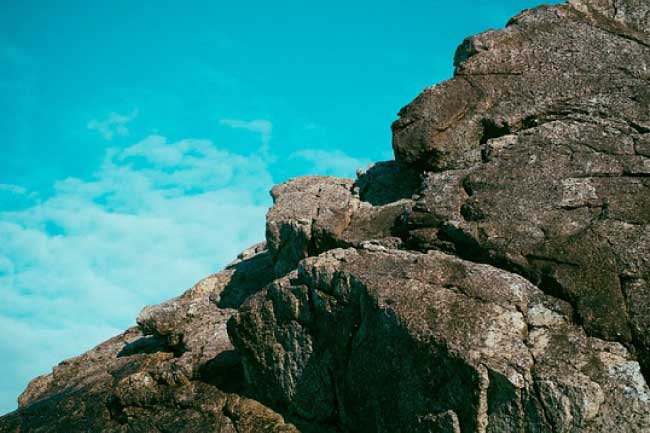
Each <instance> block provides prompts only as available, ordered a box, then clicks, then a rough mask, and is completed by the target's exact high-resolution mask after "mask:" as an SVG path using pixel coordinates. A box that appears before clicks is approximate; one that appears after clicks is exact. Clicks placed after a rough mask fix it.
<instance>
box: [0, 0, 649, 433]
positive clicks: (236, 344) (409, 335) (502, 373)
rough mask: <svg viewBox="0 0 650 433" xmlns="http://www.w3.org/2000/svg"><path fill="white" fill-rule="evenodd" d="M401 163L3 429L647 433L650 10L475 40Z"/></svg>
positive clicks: (140, 329) (321, 182) (604, 3)
mask: <svg viewBox="0 0 650 433" xmlns="http://www.w3.org/2000/svg"><path fill="white" fill-rule="evenodd" d="M454 62H455V67H456V70H455V76H454V78H453V79H451V80H449V81H446V82H444V83H442V84H440V85H438V86H435V87H431V88H428V89H425V90H424V91H423V92H422V93H421V94H420V95H419V96H418V97H417V98H416V99H415V100H414V101H413V102H412V103H411V104H409V105H408V106H406V107H405V108H403V109H402V110H401V111H400V113H399V119H398V120H397V121H396V122H395V123H394V124H393V147H394V150H395V161H390V162H381V163H377V164H375V165H374V166H372V167H370V168H369V169H368V170H367V171H365V172H360V173H359V176H358V179H356V180H350V179H337V178H331V177H306V178H298V179H293V180H290V181H288V182H286V183H284V184H282V185H279V186H276V187H275V188H274V189H273V191H272V196H273V199H274V206H273V208H272V209H271V210H270V211H269V213H268V216H267V233H266V242H265V243H263V244H260V245H257V246H255V247H253V248H251V249H249V250H247V251H245V252H243V253H242V254H241V255H240V257H239V258H238V259H237V260H236V261H235V262H233V263H232V264H230V265H229V266H228V267H227V268H226V269H225V270H223V271H222V272H220V273H218V274H215V275H212V276H210V277H207V278H206V279H204V280H202V281H201V282H199V283H198V284H197V285H196V286H194V287H193V288H191V289H190V290H188V291H187V292H185V293H184V294H183V295H181V296H180V297H178V298H176V299H172V300H170V301H167V302H165V303H163V304H161V305H158V306H153V307H146V308H145V309H144V310H143V311H142V312H141V313H140V315H139V316H138V319H137V323H138V326H137V327H134V328H132V329H129V330H127V331H125V332H124V333H123V334H122V335H119V336H117V337H114V338H112V339H110V340H108V341H106V342H104V343H102V344H100V345H99V346H97V347H96V348H94V349H92V350H91V351H89V352H87V353H85V354H83V355H81V356H79V357H77V358H73V359H70V360H67V361H64V362H62V363H61V364H59V365H58V366H56V367H55V368H54V370H53V372H52V373H51V374H49V375H46V376H41V377H39V378H36V379H34V380H33V381H32V382H31V383H30V385H29V386H28V388H27V389H26V390H25V392H24V393H23V394H22V395H21V396H20V398H19V403H20V408H19V409H18V410H17V411H16V412H14V413H11V414H9V415H7V416H5V417H3V418H0V432H3V433H4V432H7V433H9V432H11V433H18V432H21V433H32V432H33V433H36V432H115V433H118V432H119V433H123V432H204V431H205V432H207V431H215V432H223V433H226V432H233V433H235V432H236V433H248V432H250V433H252V432H303V433H308V432H350V433H352V432H422V433H425V432H435V433H510V432H512V433H515V432H517V433H588V432H589V433H600V432H602V433H605V432H607V433H610V432H620V433H642V432H645V433H647V432H650V389H649V388H648V384H647V378H650V70H649V69H648V68H649V67H650V3H648V1H647V0H571V1H569V2H568V3H566V4H561V5H558V6H552V7H549V6H542V7H539V8H536V9H533V10H528V11H525V12H523V13H521V14H520V15H518V16H516V17H515V18H513V19H512V20H510V22H509V23H508V25H507V26H506V28H505V29H502V30H498V31H488V32H485V33H483V34H480V35H477V36H473V37H470V38H468V39H466V40H465V41H464V42H463V43H462V44H461V46H460V47H459V48H458V51H457V53H456V56H455V59H454Z"/></svg>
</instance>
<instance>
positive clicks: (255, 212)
mask: <svg viewBox="0 0 650 433" xmlns="http://www.w3.org/2000/svg"><path fill="white" fill-rule="evenodd" d="M271 186H272V180H271V176H270V174H269V172H268V170H267V166H266V163H265V162H264V161H263V160H262V159H260V158H259V157H257V156H253V157H245V156H241V155H237V154H233V153H229V152H226V151H222V150H219V149H217V148H216V147H215V146H214V145H213V144H212V143H211V142H210V141H205V140H182V141H178V142H175V143H168V142H167V140H166V139H165V138H164V137H161V136H150V137H147V138H145V139H144V140H142V141H141V142H139V143H136V144H134V145H133V146H131V147H129V148H127V149H125V150H122V151H117V150H113V151H110V152H108V154H107V155H106V157H105V160H104V162H103V164H102V165H101V167H99V169H98V170H97V172H96V173H95V175H94V176H93V178H92V179H78V178H68V179H64V180H61V181H58V182H56V184H55V185H54V194H53V195H52V196H51V197H49V198H48V199H46V200H44V201H41V202H40V203H38V204H37V205H33V206H31V207H28V208H26V209H24V210H20V211H3V212H0V329H2V330H3V332H2V333H0V346H1V347H2V348H3V349H2V350H3V354H4V357H5V361H6V365H5V364H4V363H3V370H4V371H3V373H4V374H5V376H6V377H13V378H15V380H12V381H6V382H5V381H3V382H5V383H4V384H3V385H2V386H3V389H1V390H0V413H1V412H3V411H4V410H10V409H12V408H14V407H15V403H14V401H15V398H16V396H17V395H18V393H19V392H20V391H22V389H23V388H24V387H25V385H26V384H27V381H28V380H29V379H31V378H32V377H34V376H35V375H37V374H42V373H45V372H47V371H48V370H49V369H50V368H51V367H52V366H53V365H54V364H55V363H56V362H59V361H61V360H62V359H64V358H66V357H70V356H73V355H76V354H78V353H81V352H82V351H84V350H86V349H88V348H90V347H92V346H93V345H95V344H97V343H99V342H101V341H102V340H103V339H106V338H107V337H110V336H111V335H113V334H115V333H117V332H119V331H121V330H122V329H124V328H126V327H127V326H130V325H131V324H133V323H134V318H135V316H136V314H137V313H138V311H139V310H140V308H142V307H143V306H144V305H145V304H151V303H158V302H160V301H162V300H165V299H167V298H170V297H172V296H176V295H178V294H180V293H181V292H182V291H183V290H184V289H185V288H187V287H189V286H191V285H192V284H193V283H194V282H196V281H197V280H198V279H200V278H202V277H203V276H206V275H208V274H210V273H212V272H215V271H217V270H219V269H220V268H221V267H222V266H223V265H225V264H226V263H227V262H229V261H230V260H232V259H233V258H234V257H235V256H236V254H237V253H238V252H239V251H241V250H242V249H244V248H245V247H247V246H249V245H252V244H254V243H256V242H258V241H260V240H262V239H263V235H264V215H265V212H266V210H267V207H268V205H270V199H269V196H268V190H269V188H270V187H271Z"/></svg>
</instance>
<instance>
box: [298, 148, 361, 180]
mask: <svg viewBox="0 0 650 433" xmlns="http://www.w3.org/2000/svg"><path fill="white" fill-rule="evenodd" d="M289 158H290V159H302V160H304V161H306V162H308V163H309V164H311V170H310V171H311V172H313V173H314V174H319V175H327V176H339V177H352V178H354V177H355V174H356V170H357V169H358V168H366V167H368V165H369V164H370V161H369V160H367V159H359V158H353V157H351V156H349V155H347V154H345V153H344V152H342V151H340V150H320V149H304V150H300V151H298V152H294V153H292V154H291V155H290V156H289Z"/></svg>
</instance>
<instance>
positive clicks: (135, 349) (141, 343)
mask: <svg viewBox="0 0 650 433" xmlns="http://www.w3.org/2000/svg"><path fill="white" fill-rule="evenodd" d="M158 352H169V353H173V352H174V350H173V349H172V348H171V347H169V345H168V344H167V342H166V341H165V339H164V338H162V337H159V336H153V335H151V336H146V337H142V338H138V339H137V340H135V341H132V342H130V343H128V344H125V345H124V347H123V348H122V350H120V351H119V353H118V354H117V357H118V358H122V357H125V356H132V355H138V354H143V353H158Z"/></svg>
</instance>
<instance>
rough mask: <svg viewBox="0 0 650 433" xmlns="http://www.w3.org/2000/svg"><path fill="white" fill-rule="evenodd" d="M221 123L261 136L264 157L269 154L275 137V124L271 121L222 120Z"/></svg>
mask: <svg viewBox="0 0 650 433" xmlns="http://www.w3.org/2000/svg"><path fill="white" fill-rule="evenodd" d="M219 123H220V124H221V125H225V126H229V127H231V128H234V129H244V130H246V131H251V132H256V133H258V134H260V138H261V139H262V153H263V154H264V155H266V154H268V151H269V144H270V142H271V136H272V135H273V124H272V123H271V122H270V121H268V120H265V119H255V120H240V119H221V120H219Z"/></svg>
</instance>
